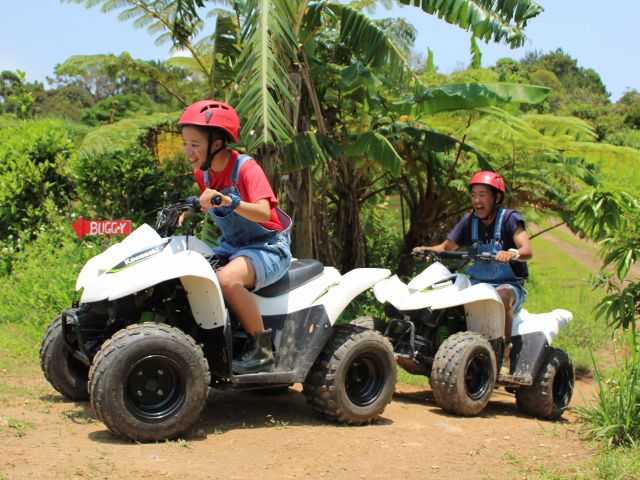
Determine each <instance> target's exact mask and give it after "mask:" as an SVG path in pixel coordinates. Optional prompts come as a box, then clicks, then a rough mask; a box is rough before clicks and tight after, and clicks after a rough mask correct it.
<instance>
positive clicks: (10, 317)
mask: <svg viewBox="0 0 640 480" xmlns="http://www.w3.org/2000/svg"><path fill="white" fill-rule="evenodd" d="M70 224H71V221H70V220H69V219H64V218H60V217H58V218H56V219H55V220H54V226H51V227H50V228H49V230H47V231H43V232H40V233H39V235H38V236H37V237H36V238H35V239H34V240H32V241H31V242H29V243H28V244H26V245H24V247H23V248H22V249H20V250H19V251H15V252H13V255H14V258H13V261H12V265H13V268H12V271H11V273H10V274H9V273H7V272H3V273H2V274H0V292H2V293H1V298H0V324H3V323H11V324H23V325H25V327H27V329H28V330H30V331H37V332H42V330H43V329H44V327H45V326H46V325H48V323H49V322H50V321H51V320H52V319H53V317H55V316H56V315H58V314H59V313H60V312H61V311H62V310H63V309H65V308H69V307H70V306H71V302H72V301H73V300H74V299H75V297H76V293H75V292H74V287H75V282H76V277H77V275H78V273H79V271H80V269H81V268H82V266H83V265H84V263H85V262H86V261H87V260H88V259H89V258H90V257H92V256H94V255H96V254H98V253H100V251H101V247H100V246H99V243H98V242H99V241H100V240H101V239H100V240H95V239H94V240H92V239H88V240H87V241H83V243H80V242H78V240H77V238H76V236H75V234H74V233H73V230H72V229H71V225H70Z"/></svg>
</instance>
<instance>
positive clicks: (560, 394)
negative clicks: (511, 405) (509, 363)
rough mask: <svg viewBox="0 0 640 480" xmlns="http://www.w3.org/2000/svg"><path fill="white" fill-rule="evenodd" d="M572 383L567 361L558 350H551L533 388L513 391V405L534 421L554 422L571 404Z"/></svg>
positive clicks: (568, 361)
mask: <svg viewBox="0 0 640 480" xmlns="http://www.w3.org/2000/svg"><path fill="white" fill-rule="evenodd" d="M574 383H575V373H574V370H573V362H572V361H571V358H570V357H569V355H568V354H567V353H565V352H563V351H562V350H558V349H557V348H551V349H550V352H549V356H548V358H547V360H546V361H545V362H544V363H543V364H542V367H540V371H539V372H538V375H537V376H536V380H535V382H534V383H533V385H531V386H530V387H520V388H517V389H516V404H517V405H518V408H519V409H520V410H522V411H523V412H525V413H528V414H529V415H533V416H534V417H538V418H543V419H546V420H557V419H558V418H560V417H561V416H562V414H563V412H564V411H565V410H566V409H567V406H568V405H569V402H570V401H571V396H572V395H573V386H574Z"/></svg>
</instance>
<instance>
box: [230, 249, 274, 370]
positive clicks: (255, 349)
mask: <svg viewBox="0 0 640 480" xmlns="http://www.w3.org/2000/svg"><path fill="white" fill-rule="evenodd" d="M218 281H219V282H220V287H221V288H222V295H223V296H224V299H225V301H226V302H227V304H228V305H229V306H230V307H231V309H232V310H233V311H234V312H235V314H236V316H237V317H238V320H239V321H240V324H241V325H242V328H244V330H245V331H246V332H247V333H248V334H249V335H251V336H252V337H253V342H252V345H251V349H250V350H249V351H248V352H247V353H245V354H244V355H243V356H242V358H241V359H240V360H233V361H232V369H233V372H234V373H239V374H242V373H257V372H261V371H264V370H269V369H270V368H271V366H272V365H273V350H271V339H272V335H273V332H272V331H271V330H266V331H265V329H264V323H263V322H262V316H261V315H260V309H259V308H258V303H257V302H256V300H255V298H253V295H251V293H249V290H247V288H253V286H254V284H255V282H256V273H255V270H254V268H253V265H251V262H250V261H249V260H248V259H247V258H246V257H236V258H234V259H233V260H231V261H230V262H229V263H228V264H227V265H225V267H224V268H222V269H221V270H219V271H218Z"/></svg>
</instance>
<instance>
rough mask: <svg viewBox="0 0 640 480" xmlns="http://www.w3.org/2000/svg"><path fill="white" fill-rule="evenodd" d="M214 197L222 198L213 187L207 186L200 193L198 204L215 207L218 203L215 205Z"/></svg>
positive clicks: (204, 206)
mask: <svg viewBox="0 0 640 480" xmlns="http://www.w3.org/2000/svg"><path fill="white" fill-rule="evenodd" d="M216 197H222V198H224V197H223V196H222V194H221V193H220V192H218V191H217V190H214V189H213V188H207V189H206V190H205V191H204V192H202V195H200V205H202V207H203V208H205V209H206V208H210V207H217V206H218V205H215V204H214V203H213V199H214V198H216Z"/></svg>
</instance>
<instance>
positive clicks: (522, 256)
mask: <svg viewBox="0 0 640 480" xmlns="http://www.w3.org/2000/svg"><path fill="white" fill-rule="evenodd" d="M513 241H514V242H515V244H516V248H517V250H518V255H519V257H518V260H519V261H521V262H526V261H527V260H531V258H533V250H532V249H531V242H530V241H529V234H528V233H527V231H526V230H525V229H524V228H522V226H518V228H517V229H516V231H515V233H514V234H513Z"/></svg>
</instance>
